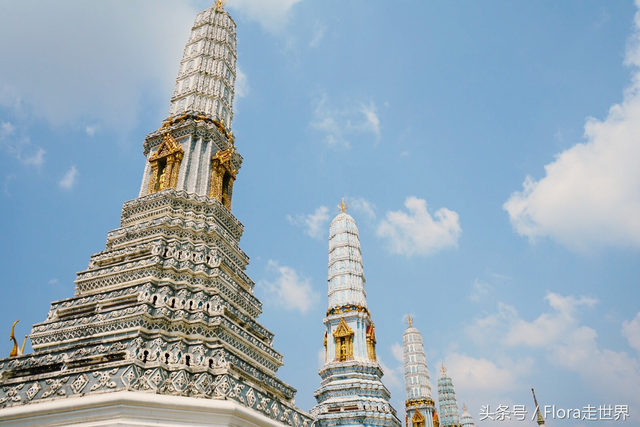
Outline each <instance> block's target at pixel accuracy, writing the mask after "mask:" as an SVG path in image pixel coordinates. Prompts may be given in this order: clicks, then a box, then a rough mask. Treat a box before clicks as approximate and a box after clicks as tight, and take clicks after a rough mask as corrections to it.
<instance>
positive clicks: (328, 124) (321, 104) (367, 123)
mask: <svg viewBox="0 0 640 427" xmlns="http://www.w3.org/2000/svg"><path fill="white" fill-rule="evenodd" d="M311 127H313V128H314V129H316V130H318V131H320V132H322V133H324V134H325V137H324V141H325V142H326V143H327V145H329V146H331V147H344V148H349V147H350V146H351V143H350V141H349V139H351V137H353V136H356V135H367V134H369V135H373V137H374V138H375V140H376V141H378V140H380V137H381V125H380V118H379V117H378V113H377V108H376V106H375V104H374V103H373V102H370V103H368V104H364V103H356V104H351V105H349V106H348V107H346V108H343V109H338V108H334V107H332V106H331V105H330V104H329V99H328V97H327V95H326V94H323V95H322V97H321V98H320V99H319V101H318V103H317V105H316V107H315V110H314V119H313V121H312V122H311Z"/></svg>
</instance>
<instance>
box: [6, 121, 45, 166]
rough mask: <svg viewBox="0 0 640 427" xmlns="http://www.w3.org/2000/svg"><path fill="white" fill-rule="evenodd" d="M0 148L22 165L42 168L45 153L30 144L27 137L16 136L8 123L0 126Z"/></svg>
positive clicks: (12, 126)
mask: <svg viewBox="0 0 640 427" xmlns="http://www.w3.org/2000/svg"><path fill="white" fill-rule="evenodd" d="M0 147H1V148H3V149H4V151H5V152H7V153H8V154H9V155H11V156H13V157H15V158H16V159H18V160H19V161H20V162H21V163H22V164H24V165H30V166H42V164H43V163H44V155H45V154H46V152H45V151H44V150H43V149H42V148H40V147H38V146H36V145H33V144H31V141H30V140H29V138H28V137H21V136H18V135H16V128H15V126H14V125H13V124H11V123H9V122H3V123H1V124H0Z"/></svg>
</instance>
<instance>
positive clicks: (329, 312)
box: [327, 305, 370, 316]
mask: <svg viewBox="0 0 640 427" xmlns="http://www.w3.org/2000/svg"><path fill="white" fill-rule="evenodd" d="M353 311H357V312H358V313H367V314H370V313H369V310H368V309H367V307H364V306H362V305H343V306H342V307H334V308H330V309H329V310H327V316H331V315H334V314H343V313H350V312H353Z"/></svg>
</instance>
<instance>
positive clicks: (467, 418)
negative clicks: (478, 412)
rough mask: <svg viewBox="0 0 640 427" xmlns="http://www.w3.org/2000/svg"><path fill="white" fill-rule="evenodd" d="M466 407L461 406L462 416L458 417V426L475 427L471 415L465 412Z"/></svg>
mask: <svg viewBox="0 0 640 427" xmlns="http://www.w3.org/2000/svg"><path fill="white" fill-rule="evenodd" d="M467 409H468V408H467V405H465V404H462V416H461V417H460V425H461V426H462V427H475V425H476V424H475V423H474V422H473V418H472V417H471V414H469V412H468V411H467Z"/></svg>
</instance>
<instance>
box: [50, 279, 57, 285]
mask: <svg viewBox="0 0 640 427" xmlns="http://www.w3.org/2000/svg"><path fill="white" fill-rule="evenodd" d="M48 283H49V284H50V285H57V284H58V279H51V280H49V282H48Z"/></svg>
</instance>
